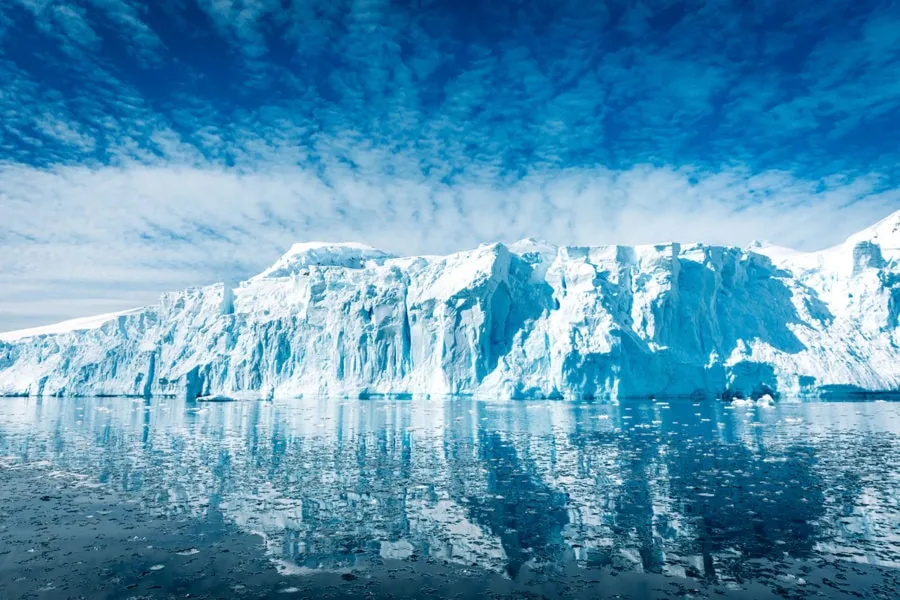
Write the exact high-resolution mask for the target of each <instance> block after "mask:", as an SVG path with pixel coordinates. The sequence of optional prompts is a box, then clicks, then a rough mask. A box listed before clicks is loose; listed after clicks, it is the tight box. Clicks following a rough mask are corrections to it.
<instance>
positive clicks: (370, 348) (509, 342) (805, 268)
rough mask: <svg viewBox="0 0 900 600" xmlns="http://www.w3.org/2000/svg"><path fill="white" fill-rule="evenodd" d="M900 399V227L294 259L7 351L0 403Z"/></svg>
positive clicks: (322, 250) (327, 253) (1, 349)
mask: <svg viewBox="0 0 900 600" xmlns="http://www.w3.org/2000/svg"><path fill="white" fill-rule="evenodd" d="M897 389H900V211H898V212H897V213H894V214H893V215H891V216H890V217H888V218H887V219H885V220H883V221H881V222H880V223H878V224H876V225H875V226H873V227H871V228H869V229H866V230H864V231H862V232H860V233H858V234H856V235H854V236H852V237H850V238H849V239H848V240H847V241H846V242H845V243H843V244H841V245H839V246H837V247H834V248H830V249H828V250H824V251H820V252H812V253H800V252H795V251H791V250H787V249H784V248H778V247H775V246H770V245H765V244H754V245H752V246H751V247H750V248H747V249H741V248H734V247H719V246H707V245H702V244H691V245H679V244H660V245H655V246H635V247H629V246H596V247H556V246H552V245H549V244H545V243H540V242H536V241H533V240H524V241H521V242H518V243H516V244H512V245H509V246H506V245H503V244H491V245H483V246H481V247H479V248H477V249H475V250H471V251H467V252H460V253H457V254H451V255H449V256H418V257H396V256H392V255H389V254H387V253H385V252H382V251H379V250H376V249H374V248H370V247H367V246H363V245H359V244H324V243H308V244H297V245H295V246H294V247H292V248H291V249H290V251H289V252H288V253H287V254H285V255H284V256H283V257H282V258H281V259H279V260H278V261H277V262H276V263H275V264H274V265H272V267H270V268H268V269H266V270H265V271H263V272H262V273H260V274H259V275H257V276H255V277H252V278H250V279H249V280H247V281H244V282H241V283H240V284H239V285H237V286H231V285H223V284H218V285H212V286H208V287H202V288H194V289H188V290H185V291H181V292H175V293H167V294H164V295H163V296H162V298H161V300H160V301H159V303H158V304H157V305H156V306H151V307H147V308H142V309H137V310H132V311H128V312H125V313H119V314H113V315H103V316H101V317H97V318H93V319H80V320H76V321H69V322H65V323H61V324H58V325H55V326H49V327H44V328H38V329H32V330H23V331H18V332H11V333H6V334H0V394H3V395H24V394H28V395H47V394H55V395H67V394H71V395H154V394H177V395H187V396H189V397H195V396H198V395H209V394H221V395H225V396H256V397H268V396H273V395H274V396H304V395H311V394H336V395H353V396H356V395H363V396H365V395H375V394H441V395H442V394H474V395H478V396H485V397H513V398H520V397H522V398H524V397H566V398H570V397H571V398H575V397H605V396H616V397H626V396H645V397H646V396H653V395H655V396H666V395H703V396H722V395H725V396H730V395H743V396H751V397H753V396H759V395H762V394H764V393H771V394H779V393H780V394H786V395H794V394H798V395H800V394H821V393H823V392H829V391H833V390H897Z"/></svg>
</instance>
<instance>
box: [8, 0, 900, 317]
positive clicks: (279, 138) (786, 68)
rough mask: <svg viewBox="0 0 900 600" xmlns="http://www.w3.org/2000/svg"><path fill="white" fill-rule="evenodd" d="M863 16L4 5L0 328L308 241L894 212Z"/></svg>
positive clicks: (882, 73)
mask: <svg viewBox="0 0 900 600" xmlns="http://www.w3.org/2000/svg"><path fill="white" fill-rule="evenodd" d="M898 19H900V14H898V12H897V9H896V7H895V6H893V5H888V4H884V5H882V4H881V3H876V2H861V3H854V4H853V6H852V10H851V8H850V7H849V6H848V5H844V4H842V3H840V2H825V3H823V2H812V1H806V0H802V1H799V2H791V3H773V4H771V5H767V3H753V5H752V6H747V7H744V8H736V7H735V6H733V3H729V2H724V1H708V2H702V1H678V2H676V1H671V2H667V1H660V0H657V1H654V2H643V3H633V2H628V3H616V2H613V3H584V2H575V1H572V2H552V3H548V2H541V1H539V0H534V1H533V2H528V3H515V6H514V3H502V2H501V3H471V4H470V5H467V6H465V7H461V6H460V4H459V3H458V2H451V1H449V0H447V1H440V0H422V1H421V2H417V3H413V4H412V5H401V4H399V3H396V2H381V1H378V0H357V1H353V2H349V1H348V2H338V1H333V0H327V1H326V0H321V1H304V2H292V3H284V2H281V1H280V0H279V1H267V0H256V1H253V2H249V1H239V0H166V1H161V2H154V3H145V2H137V1H135V0H85V1H82V2H65V1H60V0H14V1H13V2H11V3H8V8H7V7H4V10H2V11H0V79H2V80H3V82H4V84H3V85H2V87H0V209H2V216H3V219H2V221H0V253H2V256H3V257H4V259H3V260H2V261H0V286H2V287H3V289H4V292H5V293H4V298H3V299H0V329H7V328H10V327H16V326H24V325H33V324H39V323H41V322H44V321H47V320H49V319H55V318H58V317H66V316H77V315H79V314H85V313H90V312H94V309H96V311H98V312H102V311H105V310H109V309H111V308H117V307H126V306H128V305H131V304H134V303H143V302H149V301H152V300H153V299H154V298H155V297H156V295H157V294H158V292H159V291H160V290H162V289H169V288H176V287H179V286H182V285H188V284H193V283H203V282H208V281H213V280H217V279H222V278H226V277H228V278H234V277H240V276H245V275H249V274H251V273H253V272H254V271H256V270H259V269H261V268H262V267H264V266H265V265H266V264H267V263H269V262H271V261H272V260H273V259H274V258H275V257H276V256H277V255H278V254H279V253H280V252H281V251H282V250H283V249H284V248H286V247H287V246H289V245H290V244H291V243H292V242H294V241H298V240H302V239H311V238H317V239H318V238H325V239H332V240H340V239H354V240H361V241H365V242H368V243H372V244H374V245H378V246H382V247H385V248H386V249H389V250H394V251H397V252H443V251H450V250H454V249H459V248H464V247H467V246H472V245H474V244H476V243H478V242H482V241H490V240H495V239H500V240H506V241H513V240H515V239H518V238H520V237H524V236H536V237H543V238H546V239H548V240H550V241H553V242H557V243H571V244H583V243H593V244H598V243H612V242H620V243H642V242H654V241H662V240H672V239H677V240H684V241H689V240H704V241H709V242H718V243H733V244H745V243H748V242H749V241H751V240H752V239H757V238H766V239H770V240H772V241H774V242H777V243H782V244H786V245H793V246H798V247H801V248H816V247H823V246H826V245H828V244H831V243H834V242H837V241H839V240H840V239H842V238H843V237H844V236H845V235H847V234H849V233H851V232H852V231H853V230H855V229H858V228H860V227H863V226H865V225H867V224H869V223H870V222H873V221H875V220H877V219H878V218H880V217H881V216H883V215H884V214H886V213H887V212H890V211H891V210H894V209H896V208H897V207H898V206H900V197H898V194H897V192H896V186H897V180H898V172H897V167H896V165H897V164H900V161H898V158H900V157H898V153H900V150H898V149H897V148H896V144H895V143H894V140H893V139H892V138H891V137H890V136H888V135H886V132H888V131H891V130H893V129H896V127H897V126H898V125H900V122H898V121H900V116H898V115H900V110H898V108H900V84H898V81H897V78H896V71H897V68H898V65H900V36H898V34H897V31H900V27H897V25H898Z"/></svg>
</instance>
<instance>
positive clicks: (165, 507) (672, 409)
mask: <svg viewBox="0 0 900 600" xmlns="http://www.w3.org/2000/svg"><path fill="white" fill-rule="evenodd" d="M0 455H2V456H6V457H7V458H6V459H4V460H7V461H9V460H15V461H18V462H24V463H41V464H46V465H49V467H50V468H52V469H55V470H57V471H63V472H69V473H78V474H84V475H89V476H90V477H92V478H94V479H96V480H97V481H99V482H102V483H104V484H106V485H110V486H113V487H115V488H116V489H120V490H124V491H126V492H128V493H129V494H131V495H133V497H134V498H135V499H137V500H139V501H140V502H141V503H142V504H143V505H144V506H145V507H146V508H147V509H148V510H151V511H155V512H160V513H167V514H187V515H190V516H191V517H194V518H198V519H208V520H210V521H215V520H219V519H227V520H229V521H232V522H234V523H236V524H238V525H239V526H240V527H241V528H243V529H245V530H247V531H251V532H258V533H261V534H263V535H264V537H265V539H266V548H267V552H268V553H269V555H270V557H271V558H272V560H274V561H276V562H277V564H278V565H279V566H280V567H281V568H282V569H283V570H285V571H288V572H303V571H305V570H340V569H344V568H348V567H353V568H372V567H373V566H374V565H377V564H378V563H379V562H380V561H383V560H384V559H402V560H408V561H415V560H422V559H434V560H444V561H448V562H451V563H456V564H460V565H475V566H477V567H479V568H484V569H490V570H493V571H496V572H498V573H504V574H506V575H508V576H510V577H513V578H515V577H517V576H518V574H519V573H520V570H521V568H522V567H523V565H526V564H527V565H529V567H530V570H531V572H532V573H534V572H544V573H549V574H551V575H552V573H553V572H554V571H559V570H561V569H564V568H569V567H571V566H572V565H578V566H580V567H606V568H609V569H613V570H623V569H629V570H641V571H646V572H657V573H669V574H676V575H686V576H689V577H697V578H704V579H708V580H714V581H738V582H740V581H743V580H745V579H747V578H752V577H755V576H757V575H758V574H759V571H758V570H759V568H760V566H759V565H760V564H763V563H765V564H767V565H768V566H767V567H766V568H767V569H768V570H769V571H772V568H773V567H772V564H773V563H775V564H777V562H778V561H782V560H786V559H791V558H814V557H828V558H840V559H850V560H855V561H860V562H870V563H876V564H880V565H885V566H894V567H896V566H900V540H898V528H900V501H898V489H900V404H891V403H862V404H861V403H809V404H799V403H798V404H781V405H779V406H777V407H775V408H771V409H765V408H750V409H730V408H727V407H725V406H723V405H721V404H717V403H691V402H681V403H678V402H674V401H673V402H671V403H665V402H656V403H653V402H647V403H624V404H622V405H607V404H576V405H572V404H564V403H502V404H484V403H478V402H475V401H470V400H465V399H448V400H442V401H434V400H432V401H418V400H416V401H347V400H325V399H323V400H320V401H315V402H310V401H296V402H274V403H272V402H253V403H232V404H216V405H202V404H196V403H185V402H183V401H179V400H172V399H152V400H130V399H122V398H65V399H49V398H46V399H24V398H17V399H4V400H3V401H2V402H0ZM758 559H764V561H760V560H758Z"/></svg>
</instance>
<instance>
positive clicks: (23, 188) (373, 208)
mask: <svg viewBox="0 0 900 600" xmlns="http://www.w3.org/2000/svg"><path fill="white" fill-rule="evenodd" d="M374 172H375V171H374V164H373V165H372V166H370V169H367V173H366V174H365V175H361V174H359V173H357V172H354V171H353V170H352V169H351V168H349V167H341V166H330V167H328V168H327V170H326V171H325V172H324V173H317V172H313V171H309V170H303V169H300V168H273V169H269V170H256V171H249V172H243V173H240V172H236V171H234V170H226V169H222V168H216V167H208V168H197V167H184V166H165V165H162V164H160V165H157V166H147V165H130V166H123V167H102V168H87V167H54V168H50V169H37V168H33V167H28V166H24V165H17V164H6V165H2V166H0V207H2V212H3V219H2V222H0V253H2V257H3V260H2V262H0V287H2V288H3V289H4V296H5V297H6V298H5V300H4V301H3V302H2V303H0V329H9V328H14V327H19V326H26V325H35V324H40V323H41V322H45V321H46V320H48V318H50V317H52V318H57V317H60V316H64V317H71V316H79V315H84V314H90V313H93V312H103V311H106V310H111V309H115V308H126V307H129V306H132V305H134V304H135V303H137V304H143V303H150V302H153V301H155V299H156V297H157V295H158V293H159V292H160V291H163V290H166V289H177V288H179V287H183V286H187V285H194V284H204V283H210V282H213V281H216V280H221V279H224V278H232V277H246V276H248V275H250V274H252V273H255V272H257V271H259V270H262V269H263V268H264V267H265V266H267V265H268V264H269V263H271V262H272V261H274V260H275V258H277V256H278V255H279V253H280V252H282V251H284V250H285V249H286V248H288V247H289V246H290V244H291V243H293V242H295V241H302V240H313V239H316V240H318V239H325V240H332V241H344V240H354V241H362V242H366V243H370V244H372V245H375V246H379V247H382V248H384V249H387V250H391V251H394V252H398V253H440V252H449V251H453V250H460V249H465V248H470V247H473V246H475V245H477V244H478V243H480V242H489V241H496V240H500V241H506V242H512V241H515V240H516V239H519V238H522V237H526V236H533V237H539V238H544V239H546V240H548V241H551V242H554V243H560V244H610V243H625V244H635V243H653V242H663V241H706V242H711V243H720V244H732V245H745V244H747V243H749V242H750V241H752V240H754V239H768V240H770V241H772V242H775V243H778V244H784V245H788V246H794V247H799V248H804V249H815V248H821V247H824V246H827V245H831V244H834V243H837V242H839V241H841V240H842V239H843V238H844V237H846V236H847V235H849V234H850V233H852V232H854V231H855V230H857V229H860V228H862V227H865V226H867V225H869V224H871V223H873V222H875V221H876V220H878V219H879V218H881V217H883V216H884V215H885V214H887V213H889V212H890V211H892V210H894V209H896V207H897V206H898V205H900V192H897V191H886V192H883V191H879V189H880V188H879V180H878V178H875V177H865V178H859V179H853V180H849V181H828V182H822V181H805V180H802V179H797V178H795V177H793V176H791V175H789V174H787V173H779V172H769V173H762V174H759V175H753V176H751V175H748V173H746V172H744V171H741V170H730V171H720V172H706V171H699V170H694V169H687V168H681V169H675V168H660V167H650V166H638V167H635V168H633V169H629V170H626V171H612V170H607V169H595V170H569V171H548V172H541V173H533V174H531V175H528V176H526V177H525V178H523V179H521V180H519V181H517V182H513V183H511V184H509V185H504V186H498V185H496V184H495V183H489V182H485V181H482V180H480V179H479V178H478V177H472V178H471V179H469V180H467V181H458V182H456V183H455V184H454V185H453V186H448V185H447V184H444V183H441V182H440V181H438V180H436V179H429V178H426V177H424V176H419V177H416V178H411V177H407V178H397V177H386V176H380V177H375V176H373V173H374ZM326 181H327V182H328V183H326ZM488 181H490V180H488ZM823 186H825V187H823ZM73 290H85V291H84V292H79V293H81V294H82V295H83V294H87V295H88V296H89V297H88V298H80V299H78V301H77V302H73V297H74V292H73ZM92 291H93V292H92ZM100 292H102V293H100Z"/></svg>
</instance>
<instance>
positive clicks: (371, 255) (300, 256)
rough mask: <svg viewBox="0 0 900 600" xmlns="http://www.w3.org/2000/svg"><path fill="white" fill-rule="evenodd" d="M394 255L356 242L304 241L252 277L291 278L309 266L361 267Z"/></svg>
mask: <svg viewBox="0 0 900 600" xmlns="http://www.w3.org/2000/svg"><path fill="white" fill-rule="evenodd" d="M389 258H395V256H394V255H393V254H390V253H388V252H385V251H383V250H379V249H378V248H373V247H372V246H367V245H365V244H358V243H355V242H343V243H338V242H302V243H298V244H294V245H293V246H291V248H290V250H288V251H287V252H285V253H284V254H283V255H282V256H281V258H279V259H278V260H277V261H275V264H273V265H272V266H271V267H269V268H268V269H266V270H265V271H263V272H262V273H260V274H259V275H255V276H254V277H252V278H251V281H256V280H260V279H274V278H278V277H290V276H291V275H295V274H297V273H298V272H300V271H301V270H302V269H303V268H305V267H310V266H319V267H343V268H347V269H361V268H363V267H365V266H366V264H367V263H368V262H370V261H374V262H383V261H385V260H387V259H389Z"/></svg>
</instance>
